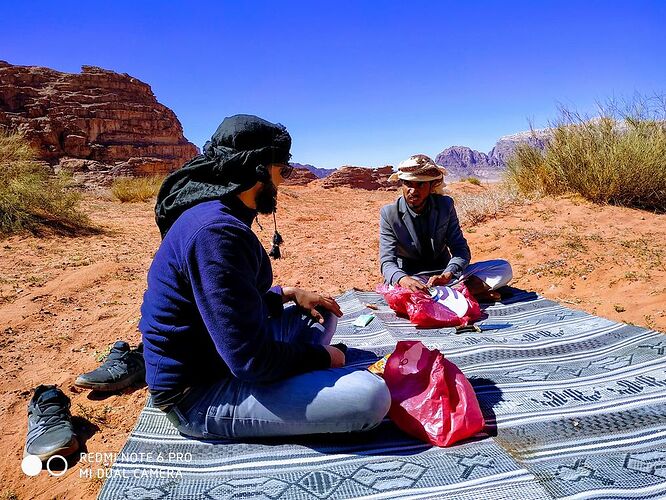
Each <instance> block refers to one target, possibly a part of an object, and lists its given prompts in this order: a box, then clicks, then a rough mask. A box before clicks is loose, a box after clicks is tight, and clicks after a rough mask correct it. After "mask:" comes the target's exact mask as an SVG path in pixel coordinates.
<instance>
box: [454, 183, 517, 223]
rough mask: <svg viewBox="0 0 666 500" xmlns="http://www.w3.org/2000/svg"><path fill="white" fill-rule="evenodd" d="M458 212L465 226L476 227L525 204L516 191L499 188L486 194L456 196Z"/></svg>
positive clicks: (503, 187)
mask: <svg viewBox="0 0 666 500" xmlns="http://www.w3.org/2000/svg"><path fill="white" fill-rule="evenodd" d="M455 201H456V212H457V213H458V218H459V219H460V222H461V223H462V224H464V225H468V226H475V225H476V224H479V223H481V222H483V221H485V220H488V219H491V218H494V217H498V216H500V215H502V214H504V213H506V210H507V209H508V208H509V207H511V206H513V205H519V204H522V203H523V202H524V198H523V197H522V196H520V195H519V194H518V193H517V192H516V191H515V190H512V189H510V188H508V187H506V186H498V187H497V188H493V189H490V190H488V191H486V192H484V193H479V194H465V195H456V196H455Z"/></svg>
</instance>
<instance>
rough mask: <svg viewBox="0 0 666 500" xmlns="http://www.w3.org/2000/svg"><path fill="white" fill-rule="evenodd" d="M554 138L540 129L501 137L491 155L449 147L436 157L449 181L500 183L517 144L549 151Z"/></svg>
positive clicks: (545, 130)
mask: <svg viewBox="0 0 666 500" xmlns="http://www.w3.org/2000/svg"><path fill="white" fill-rule="evenodd" d="M550 137H551V132H550V130H549V129H539V130H533V131H528V132H519V133H517V134H512V135H505V136H503V137H501V138H500V139H499V140H498V141H497V143H496V144H495V147H494V148H493V149H492V150H491V151H490V152H489V153H488V154H486V153H482V152H479V151H476V150H474V149H470V148H468V147H466V146H452V147H450V148H446V149H445V150H444V151H442V152H441V153H439V154H438V155H437V156H436V157H435V163H437V164H438V165H441V166H443V167H444V168H446V170H447V171H448V173H449V175H448V176H447V178H448V179H451V180H453V179H461V178H464V177H470V176H471V177H478V178H480V179H487V180H497V179H499V178H500V177H501V175H502V172H504V170H505V169H506V164H507V161H508V160H509V158H510V157H511V155H512V154H513V152H514V151H515V149H516V147H517V146H518V144H521V143H526V144H530V145H532V146H534V147H537V148H539V149H541V150H543V149H545V148H546V145H547V144H548V141H549V139H550Z"/></svg>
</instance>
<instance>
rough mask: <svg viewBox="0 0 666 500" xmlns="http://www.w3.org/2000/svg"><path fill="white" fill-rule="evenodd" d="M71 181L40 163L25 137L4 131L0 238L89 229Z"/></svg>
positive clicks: (0, 141)
mask: <svg viewBox="0 0 666 500" xmlns="http://www.w3.org/2000/svg"><path fill="white" fill-rule="evenodd" d="M69 180H70V179H69V178H68V177H67V176H66V175H65V174H62V175H53V174H52V172H51V169H50V168H49V167H48V166H47V165H44V164H42V163H40V162H38V161H36V154H35V151H34V150H33V149H32V147H31V146H30V144H29V143H28V142H27V140H26V139H25V137H24V136H23V135H22V134H20V133H7V132H5V131H3V130H2V129H0V235H2V236H6V235H9V234H12V233H15V232H18V231H22V230H29V231H33V232H37V231H39V229H40V228H44V227H45V226H48V227H50V228H56V229H62V230H66V231H71V232H76V231H78V230H80V229H83V228H86V229H89V228H90V227H91V226H90V222H89V220H88V218H87V216H86V215H85V214H83V213H82V212H81V211H80V210H79V202H80V198H81V195H80V194H79V193H77V192H75V191H72V190H68V189H67V183H68V182H69Z"/></svg>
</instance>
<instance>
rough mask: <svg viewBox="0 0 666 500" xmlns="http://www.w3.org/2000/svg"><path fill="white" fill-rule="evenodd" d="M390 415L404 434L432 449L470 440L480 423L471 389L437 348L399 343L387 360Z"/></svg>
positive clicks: (478, 430)
mask: <svg viewBox="0 0 666 500" xmlns="http://www.w3.org/2000/svg"><path fill="white" fill-rule="evenodd" d="M384 380H385V381H386V385H387V386H388V388H389V391H390V392H391V409H390V410H389V417H390V418H391V420H393V422H394V423H395V424H396V425H397V426H398V427H399V428H400V429H402V430H403V431H404V432H406V433H407V434H409V435H411V436H414V437H416V438H418V439H421V440H423V441H426V442H428V443H432V444H434V445H436V446H450V445H452V444H454V443H456V442H458V441H461V440H463V439H467V438H469V437H472V436H474V435H475V434H477V433H478V432H480V431H481V430H483V427H484V425H485V422H484V420H483V414H482V413H481V408H480V407H479V402H478V400H477V399H476V394H475V393H474V389H473V388H472V385H471V384H470V383H469V381H468V380H467V378H466V377H465V375H463V373H462V372H461V371H460V370H459V369H458V367H457V366H456V365H454V364H453V363H451V362H450V361H448V360H447V359H445V358H444V356H443V355H442V353H440V352H439V351H438V350H433V351H431V350H430V349H428V348H427V347H426V346H424V345H423V344H422V343H421V342H419V341H416V340H410V341H400V342H398V343H397V345H396V349H395V351H394V352H393V354H391V356H390V357H389V359H388V361H387V362H386V368H385V369H384Z"/></svg>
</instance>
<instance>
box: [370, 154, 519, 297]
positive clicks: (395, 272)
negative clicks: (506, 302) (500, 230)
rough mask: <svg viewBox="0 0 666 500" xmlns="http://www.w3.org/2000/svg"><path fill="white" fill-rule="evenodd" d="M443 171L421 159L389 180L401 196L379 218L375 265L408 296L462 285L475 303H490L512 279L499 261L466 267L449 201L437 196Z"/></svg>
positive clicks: (464, 248)
mask: <svg viewBox="0 0 666 500" xmlns="http://www.w3.org/2000/svg"><path fill="white" fill-rule="evenodd" d="M445 174H446V170H445V169H444V168H442V167H440V166H438V165H437V164H435V162H433V161H432V160H431V159H430V158H429V157H427V156H426V155H414V156H411V157H410V158H409V159H407V160H405V161H403V162H402V163H400V165H399V166H398V171H397V172H396V173H394V174H393V175H392V176H391V177H390V178H389V180H391V181H396V180H400V182H401V184H402V194H401V196H400V197H399V198H398V199H397V201H395V202H394V203H391V204H389V205H385V206H384V207H382V209H381V213H380V223H379V224H380V225H379V260H380V265H381V272H382V275H383V277H384V280H385V282H386V283H388V284H390V285H400V286H402V287H405V288H408V289H410V290H412V291H418V290H420V291H424V292H427V291H428V287H431V286H437V285H448V284H453V283H455V282H459V281H464V282H465V284H466V285H467V288H468V289H469V291H470V292H471V293H472V294H473V295H474V296H475V297H476V298H477V299H478V300H479V301H495V300H498V299H499V298H500V295H499V293H498V292H496V291H495V290H496V289H498V288H500V287H502V286H504V285H506V284H508V283H509V282H510V281H511V278H512V277H513V273H512V270H511V265H510V264H509V263H508V262H507V261H505V260H499V259H498V260H489V261H483V262H476V263H474V264H470V258H471V254H470V250H469V246H468V245H467V241H466V240H465V237H464V236H463V233H462V230H461V229H460V224H459V222H458V215H457V214H456V209H455V207H454V205H453V199H452V198H451V197H449V196H444V195H442V194H439V192H440V191H441V188H442V187H444V175H445Z"/></svg>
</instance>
